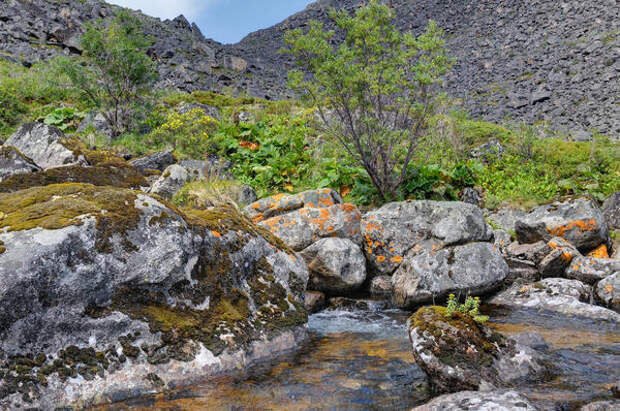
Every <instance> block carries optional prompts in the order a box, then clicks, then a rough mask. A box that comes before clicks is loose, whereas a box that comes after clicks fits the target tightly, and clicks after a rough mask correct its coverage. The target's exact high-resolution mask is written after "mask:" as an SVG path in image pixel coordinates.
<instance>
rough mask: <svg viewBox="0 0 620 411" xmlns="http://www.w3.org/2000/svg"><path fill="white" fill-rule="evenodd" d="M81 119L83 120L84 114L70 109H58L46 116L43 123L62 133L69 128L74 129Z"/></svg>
mask: <svg viewBox="0 0 620 411" xmlns="http://www.w3.org/2000/svg"><path fill="white" fill-rule="evenodd" d="M82 118H84V113H81V112H79V111H77V110H75V109H74V108H72V107H60V108H57V109H54V110H53V111H52V112H50V113H49V114H48V115H46V116H45V118H44V119H43V122H44V123H45V124H48V125H50V126H55V127H58V128H59V129H61V130H63V131H64V130H67V129H68V128H70V127H76V126H77V125H78V123H77V122H78V121H79V120H80V119H82Z"/></svg>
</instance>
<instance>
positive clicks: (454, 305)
mask: <svg viewBox="0 0 620 411" xmlns="http://www.w3.org/2000/svg"><path fill="white" fill-rule="evenodd" d="M479 308H480V297H472V296H467V298H466V299H465V303H464V304H459V301H458V300H457V298H456V296H455V295H454V294H450V295H449V296H448V304H447V305H446V317H452V315H453V314H454V313H455V312H457V311H458V312H461V313H463V314H465V315H469V316H470V317H471V318H472V319H473V320H474V321H475V322H477V323H480V324H484V323H485V322H486V321H487V320H488V319H489V316H488V315H482V314H480V311H479Z"/></svg>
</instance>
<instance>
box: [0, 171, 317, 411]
mask: <svg viewBox="0 0 620 411" xmlns="http://www.w3.org/2000/svg"><path fill="white" fill-rule="evenodd" d="M0 209H1V210H2V211H3V215H2V217H0V408H2V409H22V408H31V407H35V408H41V409H54V408H56V407H63V406H69V405H76V404H79V406H80V407H86V406H88V405H91V404H92V403H93V402H98V403H101V402H104V403H105V402H108V401H112V400H122V399H123V397H128V396H135V395H140V394H143V393H145V392H149V391H151V390H152V389H153V388H158V389H161V388H162V387H165V386H167V385H168V384H171V385H170V386H172V384H175V385H178V384H187V383H190V382H191V381H192V379H195V378H198V377H201V376H202V377H204V376H208V375H213V374H216V373H221V372H227V371H228V372H229V371H232V370H234V369H235V367H238V366H242V365H243V364H246V363H248V364H249V363H252V362H254V361H257V360H259V359H261V358H265V357H271V356H273V355H276V354H277V353H279V352H282V351H283V350H288V349H293V348H295V347H296V345H297V344H298V343H299V341H300V340H301V339H302V338H303V336H304V334H305V323H306V321H307V313H306V311H305V309H304V306H303V303H304V291H305V288H306V283H307V280H308V271H307V268H306V266H305V264H304V263H303V260H302V259H301V258H300V257H295V256H294V255H293V254H292V253H293V252H292V250H290V249H289V248H288V247H286V246H285V245H284V244H283V243H282V242H281V241H280V240H279V239H277V238H276V237H274V236H272V235H271V234H270V233H269V232H268V231H266V230H264V229H261V228H260V227H257V226H255V225H253V224H252V223H251V222H250V221H249V220H248V219H247V218H245V217H243V216H241V215H239V214H238V213H237V212H236V211H235V210H234V209H232V208H220V209H214V210H210V211H187V212H185V214H180V213H179V212H178V211H176V210H173V209H172V208H171V207H169V206H168V205H167V204H166V203H165V202H163V201H162V200H158V199H155V198H153V197H150V196H148V195H146V194H143V193H140V192H138V191H131V190H125V189H119V188H112V187H95V186H92V185H87V184H70V183H65V184H58V185H49V186H46V187H35V188H30V189H27V190H21V191H18V192H16V193H11V194H0ZM128 359H129V361H128ZM151 374H153V375H156V376H157V378H149V377H148V376H149V375H151ZM69 377H72V378H69ZM154 383H157V387H155V386H154V385H153V384H154Z"/></svg>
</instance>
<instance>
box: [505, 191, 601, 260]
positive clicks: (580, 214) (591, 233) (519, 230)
mask: <svg viewBox="0 0 620 411" xmlns="http://www.w3.org/2000/svg"><path fill="white" fill-rule="evenodd" d="M515 232H516V235H517V240H519V242H520V243H523V244H527V243H534V242H537V241H541V240H543V241H549V240H551V239H552V238H553V237H562V238H564V239H565V240H567V241H568V242H569V243H571V244H572V245H574V246H575V247H576V248H577V249H578V250H579V251H581V252H584V253H585V252H588V251H590V250H593V249H594V248H596V247H597V246H599V245H601V244H606V243H607V242H608V241H609V232H608V228H607V223H606V221H605V217H604V215H603V213H602V212H601V210H600V209H599V208H598V207H597V206H596V205H594V204H593V203H592V202H591V201H590V200H587V199H584V198H577V199H574V200H571V201H567V202H564V203H558V202H556V203H553V204H549V205H544V206H540V207H537V208H535V209H534V210H532V211H531V212H530V213H528V214H527V215H526V216H524V217H523V218H521V219H519V220H517V222H516V223H515Z"/></svg>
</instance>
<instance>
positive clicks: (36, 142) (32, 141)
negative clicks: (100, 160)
mask: <svg viewBox="0 0 620 411" xmlns="http://www.w3.org/2000/svg"><path fill="white" fill-rule="evenodd" d="M65 141H66V139H65V135H64V134H63V133H62V131H60V130H59V129H57V128H56V127H53V126H48V125H46V124H43V123H26V124H23V125H22V126H21V127H20V128H19V129H18V130H17V131H16V132H15V133H13V134H12V135H11V137H9V139H8V140H7V141H5V143H4V145H5V146H13V147H15V148H16V149H17V150H19V151H20V152H21V153H22V154H23V155H24V156H26V157H28V158H30V159H31V160H32V161H33V162H34V163H35V164H36V165H37V166H39V167H41V168H42V169H47V168H53V167H60V166H69V165H76V164H77V165H86V164H87V163H86V160H85V159H84V157H83V156H80V155H76V154H75V153H74V152H73V150H71V149H70V148H67V147H66V146H65V144H66V143H65Z"/></svg>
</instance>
